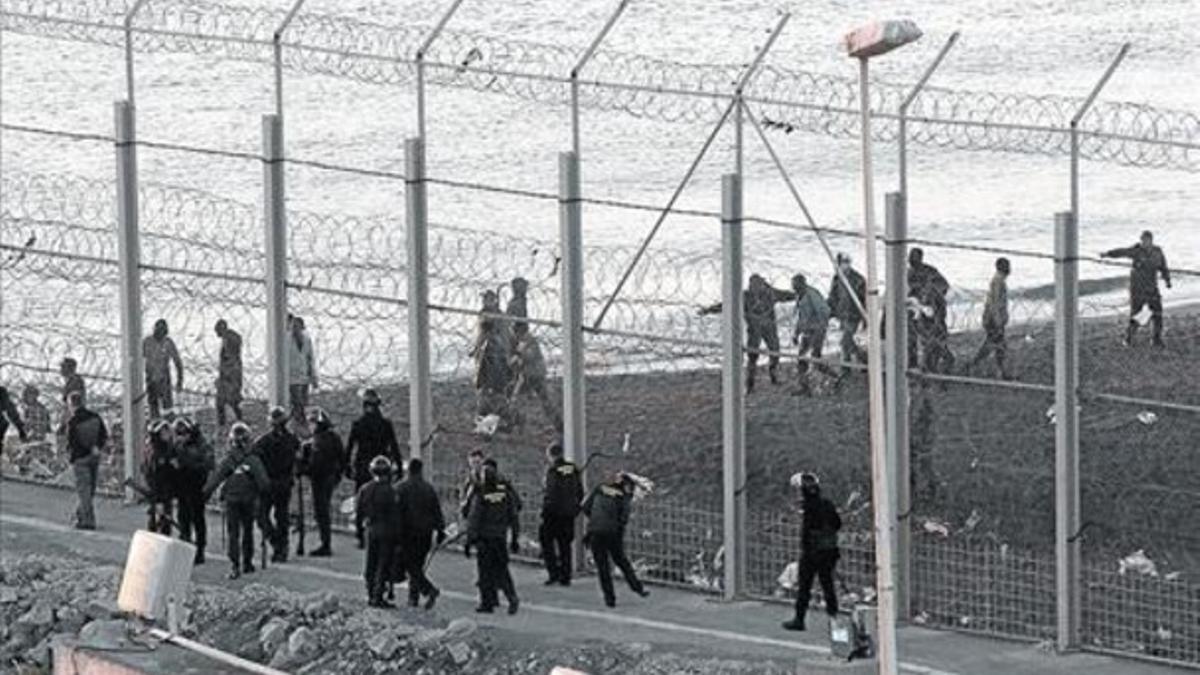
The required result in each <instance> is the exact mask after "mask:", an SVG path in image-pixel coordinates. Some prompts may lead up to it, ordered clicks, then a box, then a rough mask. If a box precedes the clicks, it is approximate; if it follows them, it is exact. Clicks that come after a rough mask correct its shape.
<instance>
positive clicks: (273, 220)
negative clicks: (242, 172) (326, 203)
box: [263, 115, 288, 408]
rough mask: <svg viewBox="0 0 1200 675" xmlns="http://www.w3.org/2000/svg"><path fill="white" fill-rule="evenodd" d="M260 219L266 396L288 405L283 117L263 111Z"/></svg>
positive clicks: (278, 404)
mask: <svg viewBox="0 0 1200 675" xmlns="http://www.w3.org/2000/svg"><path fill="white" fill-rule="evenodd" d="M263 189H264V198H263V211H264V213H263V217H264V220H263V223H264V224H265V226H266V233H265V235H266V253H267V269H266V272H267V345H266V346H267V400H268V401H269V403H270V405H272V406H282V407H285V408H286V407H287V405H288V374H287V371H288V366H287V356H288V352H287V210H286V209H285V207H284V203H285V199H284V186H283V119H282V118H281V117H280V116H279V115H263Z"/></svg>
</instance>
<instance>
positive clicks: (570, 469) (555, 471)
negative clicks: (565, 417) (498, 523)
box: [538, 443, 583, 586]
mask: <svg viewBox="0 0 1200 675" xmlns="http://www.w3.org/2000/svg"><path fill="white" fill-rule="evenodd" d="M546 459H547V461H548V462H549V466H548V467H547V468H546V480H545V483H544V488H545V494H544V496H543V497H542V524H541V527H540V528H539V529H540V531H539V532H538V535H539V536H538V539H539V540H540V542H541V545H542V560H543V561H545V563H546V573H547V574H548V575H549V578H547V579H546V585H547V586H551V585H554V584H559V585H562V586H570V585H571V570H572V564H571V563H572V561H571V547H572V546H573V545H574V544H575V519H576V518H578V517H579V505H580V502H582V501H583V474H582V472H581V471H580V470H579V467H578V466H576V465H575V464H574V463H573V462H568V461H567V460H565V459H563V447H562V446H561V445H559V444H558V443H551V444H550V446H549V447H547V448H546Z"/></svg>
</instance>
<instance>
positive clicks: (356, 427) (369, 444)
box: [346, 406, 403, 545]
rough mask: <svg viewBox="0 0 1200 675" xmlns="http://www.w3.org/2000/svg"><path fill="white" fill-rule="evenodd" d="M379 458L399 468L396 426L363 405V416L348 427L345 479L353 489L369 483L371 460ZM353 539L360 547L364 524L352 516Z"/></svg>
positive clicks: (376, 407) (372, 407)
mask: <svg viewBox="0 0 1200 675" xmlns="http://www.w3.org/2000/svg"><path fill="white" fill-rule="evenodd" d="M380 455H382V456H384V457H387V458H388V461H390V462H391V463H392V466H400V465H401V464H402V463H403V459H402V458H401V457H400V443H399V442H398V441H397V440H396V427H395V426H393V425H392V421H391V420H389V419H388V418H386V417H384V416H383V413H382V412H380V410H379V407H378V406H364V407H363V414H362V416H361V417H359V418H358V419H356V420H354V422H353V423H352V424H351V425H350V436H349V437H348V438H347V439H346V456H347V457H349V458H350V465H349V466H348V467H347V468H346V477H347V478H350V479H351V480H353V481H354V489H355V490H356V491H357V490H360V489H361V488H362V486H364V485H366V484H367V483H369V482H370V481H371V471H370V468H369V467H370V465H371V460H372V459H375V458H376V457H379V456H380ZM354 536H356V537H358V541H359V544H360V545H361V544H362V542H363V524H362V521H361V520H359V519H358V517H357V516H355V519H354Z"/></svg>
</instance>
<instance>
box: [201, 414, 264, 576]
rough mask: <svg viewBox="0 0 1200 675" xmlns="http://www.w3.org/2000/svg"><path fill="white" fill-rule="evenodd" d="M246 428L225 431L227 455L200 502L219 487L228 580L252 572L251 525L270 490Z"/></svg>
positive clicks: (238, 424) (239, 424) (241, 425)
mask: <svg viewBox="0 0 1200 675" xmlns="http://www.w3.org/2000/svg"><path fill="white" fill-rule="evenodd" d="M251 440H252V438H251V433H250V427H248V426H246V424H244V423H242V422H234V423H233V426H231V427H230V428H229V452H227V453H226V454H225V458H224V459H223V460H221V465H220V467H218V468H217V470H216V472H215V473H213V475H212V476H211V477H209V479H208V483H207V484H206V485H205V486H204V501H206V502H207V501H208V499H209V498H210V497H212V493H213V491H215V490H216V489H217V487H218V486H220V487H221V501H223V502H225V528H226V532H227V533H228V535H229V547H228V550H227V551H226V552H227V553H228V554H229V562H230V563H232V564H233V570H232V571H230V573H229V578H230V579H237V578H238V577H240V576H241V575H242V573H243V572H244V573H247V574H249V573H251V572H253V571H254V521H255V519H256V518H257V516H258V512H259V506H258V504H259V499H260V498H262V497H263V496H265V495H266V494H267V491H268V490H269V489H270V483H271V481H270V479H269V478H267V469H266V467H264V466H263V463H262V459H261V458H260V457H259V456H258V454H257V453H255V452H254V451H253V450H252V449H251Z"/></svg>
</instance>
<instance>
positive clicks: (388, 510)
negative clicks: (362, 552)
mask: <svg viewBox="0 0 1200 675" xmlns="http://www.w3.org/2000/svg"><path fill="white" fill-rule="evenodd" d="M357 504H358V512H357V513H356V518H357V520H358V521H359V522H362V523H363V526H364V531H365V533H366V543H367V565H366V568H365V569H364V571H363V578H364V580H365V581H366V583H367V599H368V604H369V605H371V606H372V607H380V606H385V605H384V600H383V594H384V591H385V590H386V587H387V583H388V575H389V572H390V570H391V569H392V567H393V558H394V556H395V553H396V543H397V542H398V541H399V539H400V523H401V520H400V502H399V500H398V499H397V495H396V487H395V486H394V485H392V482H391V479H390V477H388V476H379V477H376V478H375V479H373V480H372V481H371V482H370V483H367V484H366V485H364V486H362V489H361V490H359V491H358V500H357Z"/></svg>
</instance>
